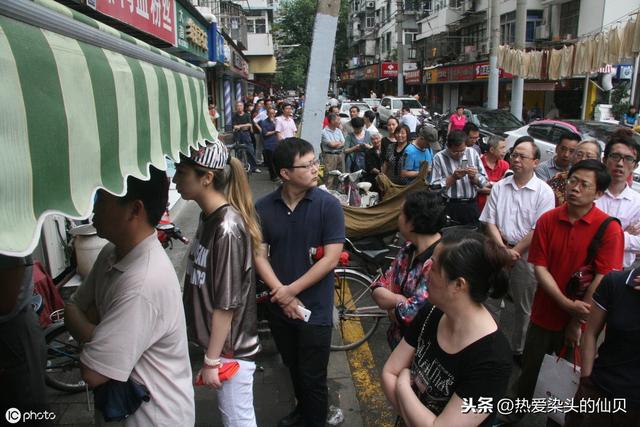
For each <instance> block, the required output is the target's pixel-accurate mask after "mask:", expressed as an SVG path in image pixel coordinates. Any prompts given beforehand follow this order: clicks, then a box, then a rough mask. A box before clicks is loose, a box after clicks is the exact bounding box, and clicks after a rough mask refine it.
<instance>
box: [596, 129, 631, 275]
mask: <svg viewBox="0 0 640 427" xmlns="http://www.w3.org/2000/svg"><path fill="white" fill-rule="evenodd" d="M639 156H640V147H638V145H637V144H636V142H635V141H634V139H633V136H632V134H631V133H630V131H628V130H626V129H621V130H620V131H617V132H616V133H614V134H613V135H612V136H611V139H610V140H609V142H608V143H607V145H606V147H605V148H604V164H605V166H606V167H607V170H608V171H609V174H610V175H611V184H610V185H609V188H607V190H606V191H605V192H604V194H603V195H602V197H600V198H599V199H598V200H596V206H597V207H598V208H600V209H601V210H603V211H604V212H606V213H607V214H609V215H611V216H613V217H616V218H618V219H619V220H620V225H622V229H623V230H624V267H625V268H628V267H630V266H631V265H632V264H633V262H634V261H635V259H636V254H637V253H638V252H640V194H639V193H637V192H636V191H634V190H632V189H631V187H630V186H629V184H628V181H627V180H628V178H629V176H630V175H631V174H632V173H633V170H634V169H635V168H636V166H638V160H639V159H640V157H639Z"/></svg>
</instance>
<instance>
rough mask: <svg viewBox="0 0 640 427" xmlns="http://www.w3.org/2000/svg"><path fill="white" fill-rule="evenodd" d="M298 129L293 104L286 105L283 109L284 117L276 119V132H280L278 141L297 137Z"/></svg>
mask: <svg viewBox="0 0 640 427" xmlns="http://www.w3.org/2000/svg"><path fill="white" fill-rule="evenodd" d="M297 131H298V127H297V126H296V122H295V121H294V120H293V107H292V106H291V104H284V106H283V107H282V115H281V116H279V117H276V132H278V134H277V135H278V140H283V139H287V138H291V137H294V136H296V132H297Z"/></svg>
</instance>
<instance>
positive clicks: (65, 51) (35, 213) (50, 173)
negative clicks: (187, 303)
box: [0, 0, 217, 255]
mask: <svg viewBox="0 0 640 427" xmlns="http://www.w3.org/2000/svg"><path fill="white" fill-rule="evenodd" d="M204 78H205V73H204V72H203V70H202V69H200V68H198V67H195V66H193V65H191V64H188V63H186V62H184V61H182V60H180V59H178V58H175V57H173V56H171V55H169V54H168V53H166V52H163V51H161V50H159V49H156V48H154V47H151V46H149V45H147V44H145V43H143V42H141V41H139V40H136V39H134V38H132V37H130V36H128V35H126V34H123V33H120V32H118V31H116V30H114V29H113V28H111V27H108V26H106V25H104V24H102V23H100V22H97V21H95V20H93V19H90V18H88V17H87V16H85V15H82V14H80V13H78V12H76V11H73V10H71V9H68V8H66V7H64V6H62V5H60V4H58V3H55V2H52V1H49V0H38V1H36V2H31V1H26V0H2V1H0V149H1V152H0V253H4V254H14V255H24V254H27V253H30V252H31V251H33V249H34V248H35V246H36V244H37V241H38V237H39V233H40V228H41V225H42V222H43V219H44V217H45V216H46V215H47V214H49V213H62V214H64V215H67V216H69V217H73V218H83V217H86V216H88V215H89V213H90V211H91V208H92V202H93V195H94V193H95V191H96V189H97V188H105V189H106V190H108V191H110V192H112V193H114V194H122V193H124V191H125V188H124V184H125V181H126V177H127V176H129V175H132V176H136V177H141V178H144V177H147V173H148V172H147V171H148V166H149V164H152V165H154V166H156V167H158V168H160V169H165V156H169V157H171V158H173V159H177V157H178V155H179V153H180V152H182V153H186V152H187V151H188V150H189V146H195V145H197V144H198V143H202V142H203V141H204V139H213V138H216V137H217V132H216V130H215V128H214V126H213V124H212V122H211V120H210V118H209V114H208V110H207V104H206V100H207V97H206V90H205V81H204Z"/></svg>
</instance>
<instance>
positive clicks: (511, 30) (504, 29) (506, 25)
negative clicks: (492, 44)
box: [500, 10, 578, 44]
mask: <svg viewBox="0 0 640 427" xmlns="http://www.w3.org/2000/svg"><path fill="white" fill-rule="evenodd" d="M575 20H576V25H577V21H578V17H577V16H576V17H575ZM541 25H542V11H541V10H527V28H526V30H525V41H527V42H533V41H535V38H536V28H538V27H539V26H541ZM515 41H516V13H515V12H509V13H505V14H504V15H502V16H500V43H501V44H513V43H514V42H515Z"/></svg>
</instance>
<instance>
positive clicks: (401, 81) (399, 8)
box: [396, 0, 404, 96]
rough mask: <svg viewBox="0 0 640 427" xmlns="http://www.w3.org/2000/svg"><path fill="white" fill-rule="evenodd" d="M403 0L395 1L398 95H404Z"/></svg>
mask: <svg viewBox="0 0 640 427" xmlns="http://www.w3.org/2000/svg"><path fill="white" fill-rule="evenodd" d="M403 1H404V0H397V1H396V27H397V31H398V47H397V48H396V51H397V55H396V56H397V57H398V96H402V95H404V70H403V68H404V62H403V59H404V58H403V51H404V40H403V39H404V37H403V34H402V19H403V18H404V6H403V4H402V2H403Z"/></svg>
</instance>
